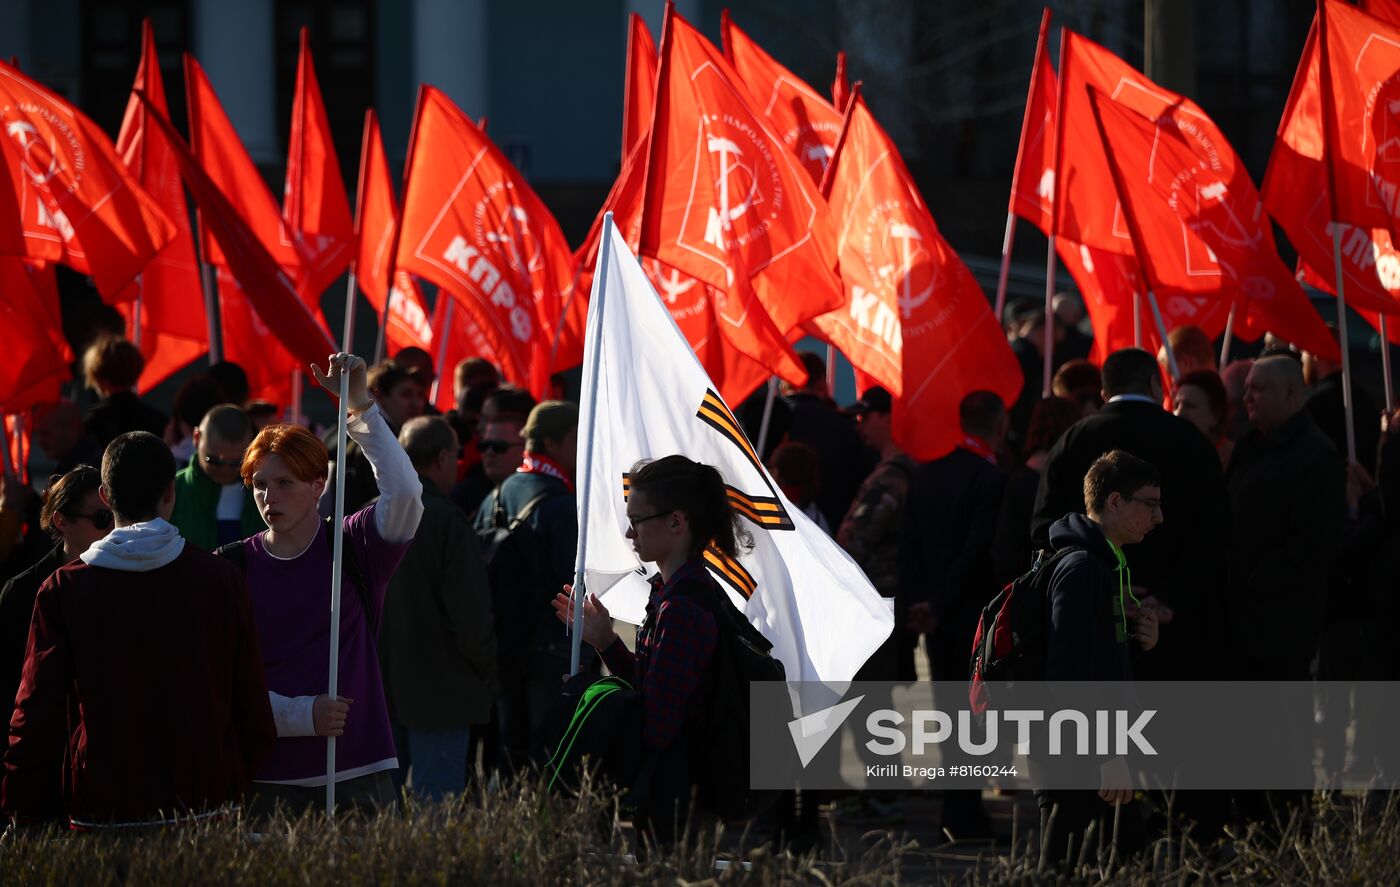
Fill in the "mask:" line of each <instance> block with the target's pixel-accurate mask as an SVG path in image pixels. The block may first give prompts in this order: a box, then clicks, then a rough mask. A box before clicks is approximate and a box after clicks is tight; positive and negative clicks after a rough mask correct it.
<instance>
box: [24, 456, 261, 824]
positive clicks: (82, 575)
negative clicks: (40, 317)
mask: <svg viewBox="0 0 1400 887" xmlns="http://www.w3.org/2000/svg"><path fill="white" fill-rule="evenodd" d="M174 479H175V460H174V457H172V456H171V455H170V450H169V448H167V447H166V445H165V444H164V443H163V442H162V441H161V439H160V438H158V437H156V436H155V435H153V434H149V433H147V432H144V431H134V432H130V433H127V434H123V435H120V436H119V437H117V438H116V439H115V440H113V441H112V443H111V444H110V445H108V447H107V450H106V452H105V453H104V454H103V456H102V486H101V488H100V490H99V494H100V496H101V499H102V503H103V505H105V506H107V507H108V508H110V509H111V511H112V514H113V517H114V518H115V524H116V528H115V529H114V530H113V531H112V532H111V534H110V535H108V536H107V537H106V538H104V539H102V540H101V541H99V542H97V543H95V544H94V545H93V546H92V547H91V548H89V549H88V550H87V551H86V552H84V553H83V555H82V556H81V558H80V559H79V562H75V563H73V564H70V565H68V566H65V567H63V568H62V569H60V570H58V571H57V572H56V573H54V574H53V576H51V577H50V578H49V579H48V580H46V581H45V582H44V584H43V585H42V586H41V587H40V589H39V593H38V595H37V596H36V598H35V602H34V616H33V621H32V623H31V625H30V629H29V641H28V646H27V648H26V651H25V662H24V672H23V675H22V677H21V680H20V688H19V693H18V694H17V695H16V697H15V710H14V714H13V715H12V717H11V720H10V744H9V748H8V749H7V750H6V751H5V758H4V782H3V786H0V809H3V811H4V813H5V814H6V815H8V816H9V817H10V818H11V820H12V822H13V823H14V824H16V825H19V826H24V825H29V824H33V823H37V822H43V821H47V820H52V819H53V818H54V814H55V812H57V813H59V814H61V815H63V816H64V818H66V819H67V820H68V821H69V822H70V823H71V825H72V827H73V828H75V829H84V830H92V829H105V828H113V827H123V828H126V827H131V826H138V827H139V826H147V827H149V826H159V825H166V824H173V823H179V822H190V821H195V820H199V819H203V818H206V817H209V816H213V815H219V814H222V813H230V812H233V811H236V810H237V807H238V805H239V803H240V801H241V799H242V797H243V794H244V792H245V791H246V790H247V789H248V785H249V780H250V778H251V776H252V773H253V770H254V768H255V767H256V766H257V765H258V764H259V762H261V761H262V759H263V758H264V757H265V756H266V755H267V754H268V752H270V751H271V749H272V745H273V742H274V741H275V739H276V736H277V731H276V726H275V724H274V722H273V719H272V708H271V705H270V704H269V701H268V695H267V682H266V680H265V679H264V676H263V665H262V651H261V649H260V647H259V644H258V635H257V632H256V630H255V628H254V624H253V613H252V608H251V606H250V603H249V598H248V591H247V588H246V587H245V585H244V580H243V577H242V575H241V574H240V573H239V572H238V570H237V568H236V567H234V566H233V565H232V564H230V563H227V562H225V561H222V560H220V559H218V558H216V557H214V556H213V555H211V554H206V553H205V552H203V551H200V550H199V549H197V548H196V547H195V546H193V545H186V544H185V540H184V539H182V538H181V537H180V534H179V532H178V531H176V529H175V528H174V527H173V526H171V524H170V523H169V522H168V518H169V517H170V512H171V509H172V508H173V507H174V504H175V487H174ZM60 767H61V768H62V772H63V789H62V797H61V807H62V809H61V810H58V811H55V810H54V809H53V808H54V805H55V795H56V792H55V786H54V785H53V775H52V774H53V773H54V772H55V770H56V769H59V768H60Z"/></svg>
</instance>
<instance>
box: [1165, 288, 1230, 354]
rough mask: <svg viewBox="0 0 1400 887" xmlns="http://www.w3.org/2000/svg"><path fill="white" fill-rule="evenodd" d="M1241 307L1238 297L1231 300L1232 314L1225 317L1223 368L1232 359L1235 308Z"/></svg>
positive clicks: (1222, 348) (1221, 350)
mask: <svg viewBox="0 0 1400 887" xmlns="http://www.w3.org/2000/svg"><path fill="white" fill-rule="evenodd" d="M1239 307H1240V303H1239V300H1238V299H1236V300H1235V301H1233V302H1231V303H1230V316H1229V317H1226V318H1225V339H1224V341H1223V342H1221V343H1220V368H1221V369H1222V370H1223V369H1225V362H1226V361H1228V360H1229V359H1230V339H1231V338H1233V337H1234V335H1235V310H1236V309H1238V308H1239ZM1164 341H1165V340H1164Z"/></svg>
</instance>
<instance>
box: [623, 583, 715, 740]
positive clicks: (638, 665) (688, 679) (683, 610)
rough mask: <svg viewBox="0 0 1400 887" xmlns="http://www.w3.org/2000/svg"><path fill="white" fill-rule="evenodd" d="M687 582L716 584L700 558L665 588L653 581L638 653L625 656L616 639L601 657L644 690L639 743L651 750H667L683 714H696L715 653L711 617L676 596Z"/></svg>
mask: <svg viewBox="0 0 1400 887" xmlns="http://www.w3.org/2000/svg"><path fill="white" fill-rule="evenodd" d="M686 581H692V582H710V583H713V582H714V581H715V580H714V579H713V578H712V577H711V576H710V574H709V573H708V572H707V571H706V569H705V561H704V559H703V558H693V559H691V560H689V561H687V562H686V563H685V564H684V565H683V566H682V567H681V568H680V569H679V570H677V571H676V572H675V575H673V576H672V577H671V581H669V582H667V583H666V584H665V585H663V584H662V583H661V577H660V576H655V577H653V578H652V580H651V599H650V600H649V601H647V616H646V621H645V622H643V623H642V627H641V628H640V629H639V630H638V631H637V652H636V653H633V652H631V651H629V650H628V649H627V647H626V645H625V644H623V643H622V640H621V638H618V639H616V640H614V641H613V643H612V646H610V647H608V648H607V649H606V650H604V651H603V653H602V656H603V661H604V662H605V663H607V666H608V670H609V671H611V672H612V673H613V674H615V675H617V676H619V677H621V678H624V679H626V680H628V681H630V682H631V683H632V686H634V687H641V688H642V701H643V705H644V711H645V714H644V724H643V729H642V738H643V740H644V741H645V742H646V744H647V746H648V747H650V748H657V749H661V748H666V747H668V746H670V744H671V743H672V742H674V741H675V739H676V736H677V735H678V734H679V733H680V731H681V727H683V726H684V725H685V723H686V720H687V715H688V714H689V715H690V716H692V717H694V716H695V715H696V713H694V712H688V711H687V707H688V705H689V703H690V699H691V696H693V695H694V693H695V691H696V689H697V688H698V687H699V686H700V679H701V677H702V676H703V675H704V673H705V668H706V667H707V666H708V665H709V664H710V657H711V656H712V655H713V654H714V651H715V638H716V634H717V629H716V628H715V618H714V616H712V615H711V614H710V612H709V611H708V610H706V609H704V608H703V607H701V606H700V605H699V604H697V603H695V602H694V601H692V600H690V599H689V598H687V597H686V596H685V595H683V594H677V593H676V589H677V586H678V585H679V584H680V583H682V582H686ZM719 593H721V594H723V591H722V590H719Z"/></svg>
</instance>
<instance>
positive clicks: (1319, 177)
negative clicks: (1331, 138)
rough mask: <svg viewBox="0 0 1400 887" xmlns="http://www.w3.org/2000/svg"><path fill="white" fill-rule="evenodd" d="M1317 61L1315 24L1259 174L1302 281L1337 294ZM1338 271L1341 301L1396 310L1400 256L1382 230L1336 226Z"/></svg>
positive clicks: (1360, 307)
mask: <svg viewBox="0 0 1400 887" xmlns="http://www.w3.org/2000/svg"><path fill="white" fill-rule="evenodd" d="M1324 132H1325V129H1324V126H1323V115H1322V61H1321V49H1320V47H1319V46H1318V36H1317V22H1316V21H1314V22H1313V29H1312V31H1310V32H1309V34H1308V39H1307V43H1305V44H1304V46H1303V54H1302V57H1301V58H1300V59H1299V61H1298V71H1297V73H1296V74H1295V75H1294V78H1293V89H1292V91H1291V92H1290V93H1289V95H1288V103H1287V104H1286V105H1285V106H1284V111H1283V118H1282V119H1281V120H1280V121H1279V126H1278V134H1277V136H1276V137H1275V139H1274V149H1273V152H1272V153H1271V154H1270V155H1269V166H1268V169H1267V171H1266V172H1265V173H1264V188H1263V196H1264V205H1265V206H1267V207H1268V209H1269V213H1270V214H1271V215H1272V216H1273V217H1274V218H1275V219H1276V220H1277V221H1278V223H1279V225H1280V226H1281V227H1282V228H1283V230H1284V232H1285V233H1287V234H1288V239H1289V241H1290V242H1291V243H1292V244H1293V247H1294V249H1296V250H1297V251H1298V261H1299V268H1300V270H1303V271H1304V272H1305V275H1304V279H1305V280H1306V281H1307V282H1308V283H1310V284H1312V285H1313V286H1316V287H1317V288H1318V289H1321V290H1325V291H1326V292H1330V293H1335V292H1336V286H1335V272H1334V268H1333V260H1334V257H1333V249H1332V210H1331V201H1330V198H1329V196H1328V195H1329V188H1328V183H1327V168H1326V166H1325V165H1324V153H1325V136H1324ZM1342 273H1343V281H1344V282H1345V285H1346V297H1347V304H1348V305H1351V306H1353V307H1355V308H1356V309H1357V310H1364V311H1371V312H1382V311H1384V312H1395V311H1400V303H1398V302H1397V301H1396V298H1395V294H1396V293H1400V253H1397V251H1396V249H1395V247H1394V245H1393V244H1392V242H1391V237H1390V232H1389V231H1388V230H1386V229H1381V228H1377V229H1370V228H1365V227H1360V226H1356V225H1351V224H1346V223H1342Z"/></svg>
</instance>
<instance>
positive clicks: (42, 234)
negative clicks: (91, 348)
mask: <svg viewBox="0 0 1400 887" xmlns="http://www.w3.org/2000/svg"><path fill="white" fill-rule="evenodd" d="M0 124H3V126H4V130H5V134H4V137H3V138H0V162H2V163H3V169H4V170H5V171H6V173H7V174H5V175H0V221H2V222H3V224H0V255H11V256H25V257H28V258H31V259H36V260H39V261H45V262H60V263H62V264H65V265H68V266H69V267H71V268H73V269H74V270H76V271H79V272H81V273H83V274H88V275H91V277H92V280H93V283H94V284H95V285H96V286H97V291H98V292H99V293H101V294H102V297H103V299H104V300H106V301H108V302H113V301H116V300H117V299H118V298H120V297H121V294H122V293H123V291H124V290H126V288H127V286H128V284H130V283H131V281H132V280H133V279H134V278H135V277H136V275H137V274H139V273H140V272H141V269H142V268H144V267H145V266H146V263H147V262H149V261H150V260H151V257H152V256H154V255H155V254H156V253H157V252H159V251H160V249H161V248H162V247H164V246H165V245H166V244H167V243H169V242H170V239H171V238H172V237H174V236H175V227H174V224H173V223H172V222H171V220H170V219H168V218H166V216H165V213H163V212H161V209H160V207H159V206H157V205H156V203H155V201H153V200H152V199H151V198H150V196H149V195H147V194H146V192H145V191H143V190H142V189H141V187H140V185H138V184H137V183H136V181H135V180H134V179H133V178H132V177H131V175H130V174H129V173H128V172H127V170H126V167H125V166H124V165H123V164H122V161H121V158H120V157H119V156H117V152H116V149H115V148H114V147H113V146H112V142H111V140H110V139H108V138H107V135H106V134H105V133H104V132H102V130H101V129H100V128H98V126H97V125H96V124H95V123H93V122H92V121H91V120H89V119H88V118H87V117H86V116H85V115H84V114H82V113H81V112H80V111H78V110H77V109H76V108H74V107H73V106H72V105H70V104H68V103H67V102H66V101H64V100H63V99H61V98H59V97H58V96H57V95H56V94H54V93H52V92H50V91H49V90H48V89H46V88H44V87H43V86H40V85H39V84H38V83H36V82H35V81H33V80H30V79H29V78H28V77H26V76H24V75H23V74H21V73H20V72H19V70H17V69H16V68H14V67H11V66H10V65H7V64H4V63H2V62H0Z"/></svg>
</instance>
